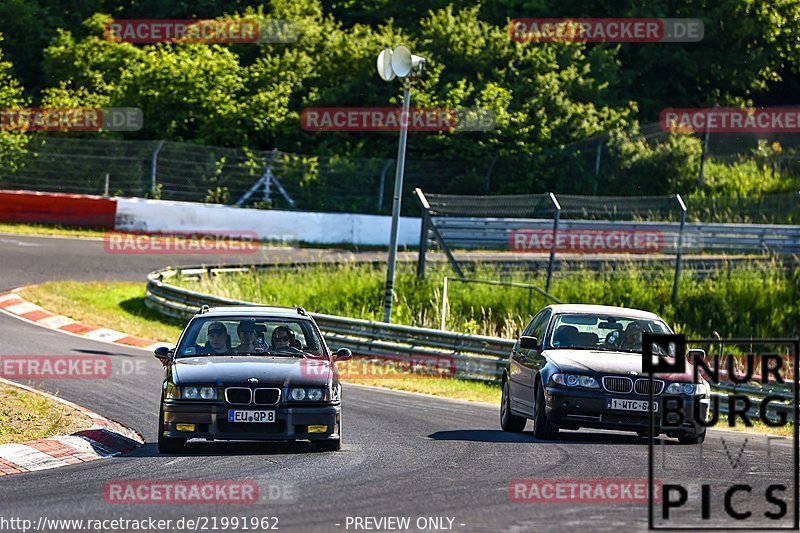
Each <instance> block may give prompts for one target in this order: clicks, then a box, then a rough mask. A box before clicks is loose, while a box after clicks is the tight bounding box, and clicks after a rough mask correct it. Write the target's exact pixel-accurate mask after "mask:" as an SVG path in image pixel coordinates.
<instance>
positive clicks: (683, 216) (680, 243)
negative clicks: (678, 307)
mask: <svg viewBox="0 0 800 533" xmlns="http://www.w3.org/2000/svg"><path fill="white" fill-rule="evenodd" d="M675 199H676V200H677V201H678V206H680V208H681V227H680V230H679V231H678V246H677V249H676V251H675V280H674V281H673V283H672V303H677V302H678V281H679V280H680V277H681V257H682V255H683V228H684V226H685V225H686V204H685V203H683V198H681V195H680V194H676V195H675Z"/></svg>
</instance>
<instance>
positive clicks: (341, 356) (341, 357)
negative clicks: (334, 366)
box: [333, 348, 353, 361]
mask: <svg viewBox="0 0 800 533" xmlns="http://www.w3.org/2000/svg"><path fill="white" fill-rule="evenodd" d="M352 357H353V352H351V351H350V349H349V348H339V349H338V350H336V355H334V356H333V360H334V361H347V360H348V359H350V358H352Z"/></svg>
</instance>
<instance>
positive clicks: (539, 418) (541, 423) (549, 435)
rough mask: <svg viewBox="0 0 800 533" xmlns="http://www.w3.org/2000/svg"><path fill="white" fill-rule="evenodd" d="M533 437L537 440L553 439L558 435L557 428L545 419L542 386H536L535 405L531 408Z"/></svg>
mask: <svg viewBox="0 0 800 533" xmlns="http://www.w3.org/2000/svg"><path fill="white" fill-rule="evenodd" d="M533 412H534V418H533V436H534V437H536V438H537V439H539V440H550V439H554V438H555V437H556V435H558V428H557V427H555V426H554V425H553V424H551V423H550V421H549V420H548V419H547V411H546V410H545V403H544V388H543V387H542V384H541V383H539V384H538V385H536V403H535V404H534V406H533Z"/></svg>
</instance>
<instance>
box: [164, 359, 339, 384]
mask: <svg viewBox="0 0 800 533" xmlns="http://www.w3.org/2000/svg"><path fill="white" fill-rule="evenodd" d="M172 373H173V379H174V381H175V384H176V385H184V386H186V385H217V386H229V385H246V386H250V387H252V386H263V385H273V386H284V387H285V386H291V385H322V386H324V385H327V384H328V383H330V382H331V381H333V378H334V377H335V376H336V371H335V370H334V368H333V366H332V364H331V363H330V362H329V361H328V360H325V359H322V360H320V359H301V358H298V357H270V356H260V355H254V356H251V355H211V356H200V357H182V358H180V359H177V360H175V363H174V364H173V366H172ZM251 378H255V379H257V380H258V382H257V383H256V382H253V381H248V380H250V379H251Z"/></svg>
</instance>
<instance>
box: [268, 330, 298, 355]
mask: <svg viewBox="0 0 800 533" xmlns="http://www.w3.org/2000/svg"><path fill="white" fill-rule="evenodd" d="M296 340H297V339H295V338H294V332H293V331H292V330H291V329H289V328H287V327H286V326H278V327H277V328H275V329H274V330H272V349H275V350H280V349H281V348H289V347H292V346H293V345H294V347H297V346H296V343H295V342H293V341H296Z"/></svg>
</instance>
